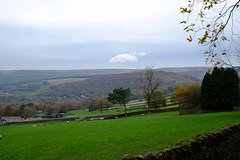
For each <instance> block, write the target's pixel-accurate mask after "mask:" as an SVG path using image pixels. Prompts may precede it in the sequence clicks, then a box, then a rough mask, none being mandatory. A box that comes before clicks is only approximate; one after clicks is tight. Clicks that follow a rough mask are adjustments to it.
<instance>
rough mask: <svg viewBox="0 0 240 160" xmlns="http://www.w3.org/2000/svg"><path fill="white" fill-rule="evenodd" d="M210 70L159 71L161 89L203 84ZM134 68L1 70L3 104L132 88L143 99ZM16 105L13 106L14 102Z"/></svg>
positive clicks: (166, 90) (177, 69)
mask: <svg viewBox="0 0 240 160" xmlns="http://www.w3.org/2000/svg"><path fill="white" fill-rule="evenodd" d="M206 70H207V68H206V67H185V68H160V69H156V71H157V73H158V76H159V77H160V79H161V84H160V86H161V90H162V91H163V92H164V93H165V94H169V91H168V88H169V87H172V88H174V87H175V86H176V84H186V83H190V82H196V83H200V82H201V80H202V78H203V75H204V74H205V73H206ZM139 71H140V70H133V69H95V70H22V71H0V73H1V75H0V104H8V103H9V104H13V103H26V102H41V101H44V102H45V101H46V99H47V100H49V99H55V100H56V99H58V100H59V99H63V98H65V99H66V98H67V99H79V97H81V96H84V97H87V98H91V97H103V96H106V95H108V94H109V93H110V92H112V90H113V89H114V88H119V87H124V88H130V89H131V90H132V93H133V94H135V97H136V98H138V97H140V96H141V92H142V89H141V84H140V83H139V78H138V72H139ZM11 102H12V103H11Z"/></svg>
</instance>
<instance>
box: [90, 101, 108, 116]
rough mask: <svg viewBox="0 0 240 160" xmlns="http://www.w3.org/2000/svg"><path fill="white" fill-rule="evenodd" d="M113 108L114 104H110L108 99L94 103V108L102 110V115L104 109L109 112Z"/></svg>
mask: <svg viewBox="0 0 240 160" xmlns="http://www.w3.org/2000/svg"><path fill="white" fill-rule="evenodd" d="M111 106H112V103H111V102H109V101H108V100H106V99H97V100H95V101H94V103H93V108H94V109H98V110H100V111H101V113H102V111H103V109H107V110H108V108H109V107H111Z"/></svg>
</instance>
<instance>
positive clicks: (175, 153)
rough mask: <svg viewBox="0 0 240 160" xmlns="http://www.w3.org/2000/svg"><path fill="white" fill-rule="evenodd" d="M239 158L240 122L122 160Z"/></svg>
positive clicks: (221, 159)
mask: <svg viewBox="0 0 240 160" xmlns="http://www.w3.org/2000/svg"><path fill="white" fill-rule="evenodd" d="M158 159H159V160H182V159H186V160H188V159H189V160H206V159H211V160H228V159H230V160H239V159H240V123H237V124H233V125H229V126H226V127H223V128H221V129H220V130H216V131H213V132H210V133H208V134H204V135H198V136H197V137H195V138H193V139H189V140H187V141H183V142H180V143H178V144H176V145H174V146H171V147H168V148H165V149H164V150H161V151H158V152H148V153H145V154H142V155H138V156H131V155H125V156H124V157H123V158H122V159H121V160H158Z"/></svg>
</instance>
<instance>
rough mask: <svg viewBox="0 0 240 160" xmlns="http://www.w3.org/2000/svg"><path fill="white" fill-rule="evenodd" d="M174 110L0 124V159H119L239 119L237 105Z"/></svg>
mask: <svg viewBox="0 0 240 160" xmlns="http://www.w3.org/2000/svg"><path fill="white" fill-rule="evenodd" d="M178 114H179V113H178V112H167V113H156V114H149V115H144V116H142V115H139V116H130V117H127V118H118V119H112V120H96V121H78V122H75V121H70V123H69V124H68V123H67V122H64V121H63V122H51V123H38V124H36V127H33V125H32V124H23V125H10V126H0V134H1V135H2V137H3V139H2V140H0V159H1V160H10V159H17V160H21V159H27V160H29V159H38V160H39V159H42V160H53V159H68V160H70V159H71V160H74V159H76V160H79V159H81V160H84V159H98V160H99V159H104V160H105V159H119V158H121V157H122V156H123V155H124V154H132V155H136V154H141V153H145V152H148V151H157V150H160V149H163V148H165V147H167V146H169V145H174V144H176V143H178V142H180V141H182V140H187V139H189V138H193V137H195V136H197V135H198V134H204V133H207V132H209V131H213V130H216V129H219V128H221V127H223V126H226V125H228V124H233V123H237V122H239V121H240V111H235V112H222V113H211V114H199V115H187V116H179V115H178Z"/></svg>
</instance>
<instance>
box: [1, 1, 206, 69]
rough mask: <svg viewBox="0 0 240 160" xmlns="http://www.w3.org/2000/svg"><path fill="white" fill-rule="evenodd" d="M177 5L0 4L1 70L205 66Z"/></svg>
mask: <svg viewBox="0 0 240 160" xmlns="http://www.w3.org/2000/svg"><path fill="white" fill-rule="evenodd" d="M183 2H184V1H183V0H181V1H179V0H172V1H165V0H121V1H119V0H11V1H10V0H0V70H21V69H50V70H54V69H108V68H122V69H126V68H129V69H130V68H131V69H142V68H145V67H146V66H154V67H155V68H162V67H188V66H205V58H206V57H204V55H203V52H204V49H203V48H202V47H199V46H196V45H194V44H191V43H189V42H188V41H187V40H186V38H187V37H188V35H187V34H186V32H184V31H183V28H184V26H182V25H180V22H181V21H182V20H185V17H183V16H182V15H181V14H180V10H179V9H180V7H181V6H183V5H184V3H183Z"/></svg>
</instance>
